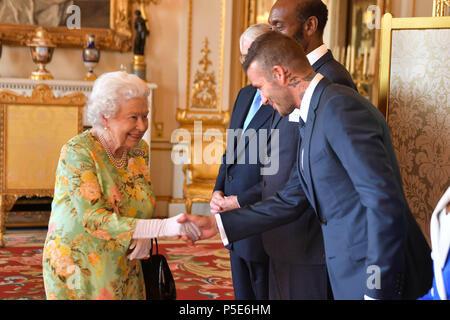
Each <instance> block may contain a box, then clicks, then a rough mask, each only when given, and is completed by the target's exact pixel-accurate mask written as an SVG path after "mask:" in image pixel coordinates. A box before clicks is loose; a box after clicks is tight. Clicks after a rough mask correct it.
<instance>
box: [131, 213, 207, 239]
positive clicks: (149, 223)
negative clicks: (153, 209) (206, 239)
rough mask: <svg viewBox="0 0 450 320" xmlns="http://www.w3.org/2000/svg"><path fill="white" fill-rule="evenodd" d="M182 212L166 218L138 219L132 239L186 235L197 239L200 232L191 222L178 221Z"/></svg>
mask: <svg viewBox="0 0 450 320" xmlns="http://www.w3.org/2000/svg"><path fill="white" fill-rule="evenodd" d="M182 216H183V214H179V215H177V216H175V217H172V218H168V219H141V220H138V223H137V225H136V230H135V231H134V234H133V239H152V238H174V237H181V236H188V237H189V238H191V239H192V241H197V240H198V239H199V238H200V236H201V232H200V229H199V228H197V226H195V225H194V224H193V223H191V222H188V223H179V222H178V221H177V220H178V219H180V218H181V217H182Z"/></svg>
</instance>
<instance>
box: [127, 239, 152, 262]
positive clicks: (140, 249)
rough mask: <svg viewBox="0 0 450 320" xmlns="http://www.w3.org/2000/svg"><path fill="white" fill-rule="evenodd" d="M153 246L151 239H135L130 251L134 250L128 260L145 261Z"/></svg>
mask: <svg viewBox="0 0 450 320" xmlns="http://www.w3.org/2000/svg"><path fill="white" fill-rule="evenodd" d="M151 245H152V240H151V239H134V240H133V241H132V242H131V245H130V249H134V250H133V252H131V254H129V255H128V259H130V260H135V259H144V258H146V257H148V255H149V254H150V248H151Z"/></svg>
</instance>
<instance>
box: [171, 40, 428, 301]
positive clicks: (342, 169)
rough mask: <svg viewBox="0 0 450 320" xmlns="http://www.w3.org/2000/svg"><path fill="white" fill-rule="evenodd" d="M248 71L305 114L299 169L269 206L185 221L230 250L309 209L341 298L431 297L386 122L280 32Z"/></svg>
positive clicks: (271, 97)
mask: <svg viewBox="0 0 450 320" xmlns="http://www.w3.org/2000/svg"><path fill="white" fill-rule="evenodd" d="M244 70H245V71H246V72H247V75H248V77H249V79H250V81H251V82H252V84H253V86H255V87H256V88H258V89H260V90H261V93H262V95H263V96H264V97H265V98H266V99H267V101H264V102H267V103H270V104H271V105H272V106H273V107H274V108H275V109H276V110H277V111H278V112H279V113H280V114H281V115H282V116H286V115H289V114H290V113H291V112H292V110H294V109H295V108H299V110H300V118H301V121H300V122H299V131H300V135H301V136H302V141H301V143H299V144H298V152H297V155H298V159H297V165H296V167H295V168H293V170H292V172H291V177H290V179H289V181H288V183H287V184H286V186H285V187H284V189H283V190H282V191H280V192H278V193H276V194H275V195H274V196H272V197H270V198H269V199H266V200H265V201H263V202H260V203H257V204H255V205H250V206H247V207H244V208H240V209H235V210H232V211H230V212H226V213H221V214H218V215H216V216H215V217H201V216H184V217H183V218H181V219H180V220H179V221H180V222H183V221H187V220H189V221H192V222H194V223H195V224H196V225H197V226H198V227H200V228H201V230H202V237H203V238H207V237H211V236H212V235H215V234H216V233H217V232H218V231H220V234H221V237H222V239H223V241H224V244H227V243H232V242H234V241H236V240H239V239H243V238H245V237H247V236H249V235H253V234H258V233H260V232H264V231H267V230H270V229H273V228H275V227H278V226H280V225H283V224H286V223H289V222H292V221H293V220H295V219H297V218H298V217H301V216H302V215H303V214H304V213H305V211H306V209H307V208H308V206H309V205H311V206H312V207H313V209H314V212H315V214H316V217H317V219H318V221H319V222H320V223H321V227H322V232H323V237H324V245H325V254H326V264H327V269H328V273H329V276H330V281H331V287H332V290H333V295H334V297H335V298H336V299H363V298H365V299H416V298H417V297H420V296H422V295H423V294H425V293H426V291H427V288H429V287H430V286H431V281H432V264H431V259H430V248H429V247H428V244H427V243H426V240H425V238H424V236H423V234H422V233H421V231H420V229H419V227H418V225H417V223H416V221H415V220H414V218H413V216H412V214H411V211H410V210H409V207H408V204H407V202H406V198H405V195H404V192H403V188H402V184H401V177H400V170H399V168H398V163H397V159H396V156H395V152H394V148H393V146H392V142H391V137H390V132H389V128H388V126H387V123H386V121H385V119H384V117H383V116H382V114H381V113H380V112H379V111H378V110H377V109H376V108H375V107H374V106H373V105H372V104H371V103H370V102H369V101H367V100H366V99H365V98H364V97H362V96H361V95H359V94H358V93H357V92H356V91H355V90H352V89H349V88H348V87H345V86H341V85H337V84H332V83H331V82H330V81H329V80H327V79H326V78H324V77H323V76H322V75H321V74H320V73H315V72H314V71H313V69H312V67H311V66H310V64H309V62H308V60H307V59H306V55H305V54H304V51H303V48H302V47H301V46H300V45H298V44H297V43H296V42H295V41H293V40H292V39H291V38H289V37H286V36H284V35H281V34H279V33H277V32H270V33H266V34H264V35H262V36H260V37H259V38H258V39H256V40H255V41H254V42H253V44H252V46H251V47H250V49H249V52H248V55H247V58H246V61H245V63H244ZM243 221H246V224H245V225H243V223H242V222H243ZM184 238H185V240H187V241H188V239H187V238H186V237H184Z"/></svg>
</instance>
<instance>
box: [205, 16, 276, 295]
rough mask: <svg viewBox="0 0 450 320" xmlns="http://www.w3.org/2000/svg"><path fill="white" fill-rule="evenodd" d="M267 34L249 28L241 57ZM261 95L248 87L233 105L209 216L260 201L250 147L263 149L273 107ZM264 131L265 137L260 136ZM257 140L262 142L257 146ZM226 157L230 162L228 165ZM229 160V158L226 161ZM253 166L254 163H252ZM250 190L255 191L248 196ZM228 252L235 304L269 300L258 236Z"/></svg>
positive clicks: (262, 26) (257, 163)
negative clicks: (229, 132) (230, 206)
mask: <svg viewBox="0 0 450 320" xmlns="http://www.w3.org/2000/svg"><path fill="white" fill-rule="evenodd" d="M269 31H270V26H269V25H267V24H257V25H253V26H251V27H249V28H248V29H247V30H246V31H245V32H244V33H243V34H242V36H241V39H240V48H241V54H242V56H243V57H244V56H245V55H246V54H247V51H248V48H249V47H250V45H251V43H252V42H253V40H254V39H256V38H257V37H258V36H260V35H261V34H263V33H265V32H269ZM262 100H265V98H264V97H261V94H260V91H259V90H257V89H256V88H254V87H253V86H251V85H249V86H246V87H245V88H243V89H241V91H240V92H239V94H238V96H237V98H236V102H235V104H234V108H233V113H232V115H231V120H230V128H229V129H231V130H232V132H233V133H234V135H233V136H228V138H227V149H226V151H225V154H224V155H223V159H222V165H221V166H220V169H219V173H218V176H217V179H216V185H215V187H214V192H213V196H212V199H211V202H210V206H211V213H213V214H216V213H218V212H221V211H222V208H221V206H220V205H219V203H221V204H222V205H226V204H227V203H230V202H232V203H238V204H239V205H240V206H246V205H248V204H253V203H256V202H258V201H261V179H262V178H261V174H260V171H261V167H262V163H261V161H260V159H257V161H251V159H252V157H253V156H254V155H253V154H252V153H253V152H254V151H257V150H253V149H252V148H251V146H258V147H257V148H259V147H260V146H261V145H263V146H264V145H266V142H267V134H268V131H269V130H270V120H271V116H272V110H273V109H272V107H271V106H267V105H262V102H261V101H262ZM262 130H265V132H266V134H262V135H260V134H259V132H261V131H262ZM260 139H263V140H264V141H261V143H260V142H259V140H260ZM257 153H259V152H257ZM227 154H228V155H229V154H231V155H232V156H233V161H231V162H230V161H227ZM228 158H229V157H228ZM252 162H253V163H252ZM253 186H257V190H254V189H253V190H254V191H253V192H248V190H249V189H251V188H252V187H253ZM228 249H229V250H230V262H231V273H232V279H233V287H234V294H235V298H236V299H237V300H255V299H257V300H266V299H268V290H269V288H268V257H267V255H266V253H265V252H264V249H263V244H262V241H261V235H255V236H252V237H249V238H246V239H244V240H241V241H236V242H235V243H233V244H231V245H230V246H228Z"/></svg>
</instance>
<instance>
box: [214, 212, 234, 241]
mask: <svg viewBox="0 0 450 320" xmlns="http://www.w3.org/2000/svg"><path fill="white" fill-rule="evenodd" d="M215 218H216V223H217V228H218V229H219V233H220V237H221V238H222V243H223V245H224V246H225V247H226V246H227V245H229V244H230V242H229V241H228V238H227V234H226V233H225V229H224V228H223V224H222V218H221V217H220V214H216V215H215Z"/></svg>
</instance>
